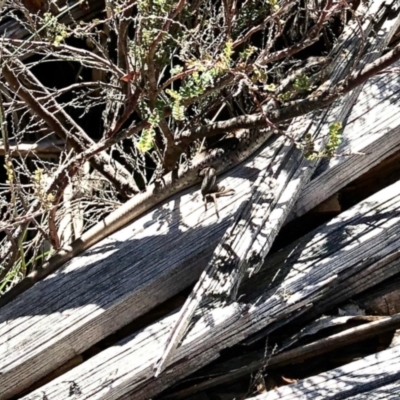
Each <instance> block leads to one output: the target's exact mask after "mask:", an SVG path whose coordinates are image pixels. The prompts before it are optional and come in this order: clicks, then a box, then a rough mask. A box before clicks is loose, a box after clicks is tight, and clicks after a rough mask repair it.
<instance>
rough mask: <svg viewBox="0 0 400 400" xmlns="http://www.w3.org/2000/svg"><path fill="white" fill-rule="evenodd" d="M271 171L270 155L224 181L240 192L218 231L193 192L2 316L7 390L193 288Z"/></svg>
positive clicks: (226, 202)
mask: <svg viewBox="0 0 400 400" xmlns="http://www.w3.org/2000/svg"><path fill="white" fill-rule="evenodd" d="M271 143H274V144H273V145H272V147H271V149H272V148H273V146H274V145H276V139H272V140H271ZM260 156H261V157H260ZM256 159H257V161H256ZM267 163H268V152H267V151H265V150H264V151H263V152H261V153H260V154H259V156H258V158H256V157H253V158H252V159H250V160H248V161H247V162H246V163H245V164H244V165H242V166H240V167H238V168H235V169H234V170H232V171H231V172H230V173H229V174H225V175H224V177H223V178H225V179H224V184H226V186H228V185H229V186H231V187H235V188H237V189H238V191H239V190H240V192H239V193H237V195H236V196H234V197H233V198H232V199H231V198H226V199H221V206H222V207H221V208H222V210H221V216H222V219H221V221H218V223H215V215H214V213H213V210H211V209H210V210H209V212H208V213H206V214H204V213H203V205H202V202H201V199H200V195H199V194H198V193H196V195H195V198H194V201H193V199H192V198H193V195H192V193H193V191H192V190H186V191H185V192H183V193H180V194H179V196H175V197H174V198H173V199H171V200H170V201H168V202H166V203H165V204H164V205H163V206H162V207H160V208H158V209H157V210H153V211H152V212H150V213H149V214H147V215H145V216H143V217H141V218H140V219H139V220H137V221H136V222H134V223H133V224H132V225H131V226H129V227H127V228H125V229H124V230H122V231H121V232H118V233H117V234H115V235H113V236H112V237H110V238H108V239H106V240H104V241H103V242H102V243H99V244H98V245H97V246H95V247H94V248H93V249H91V250H90V251H89V252H87V253H85V254H84V255H82V256H81V257H79V258H77V259H76V260H74V261H73V262H72V263H70V264H69V265H67V266H65V268H63V269H62V270H61V271H59V272H57V273H56V274H54V275H53V276H51V277H49V278H48V279H47V280H45V281H43V282H40V283H38V284H37V285H36V286H35V288H34V289H32V290H30V291H29V292H27V293H25V294H24V295H23V296H21V298H20V299H17V300H16V301H14V302H13V303H12V304H10V305H9V306H8V307H6V308H4V309H2V310H1V313H0V319H1V321H2V325H0V351H1V355H2V357H1V359H2V362H1V366H0V368H1V370H0V371H1V372H3V375H2V376H1V379H0V381H1V382H2V385H1V390H10V388H11V390H14V391H15V390H19V389H20V388H21V386H24V387H26V386H27V385H28V384H29V383H31V382H33V381H34V380H36V379H37V378H38V377H40V376H43V375H45V374H46V373H47V372H49V371H51V370H53V369H54V368H56V367H57V366H58V365H60V364H62V363H64V362H65V361H66V360H68V359H69V358H71V357H72V356H73V355H75V354H76V353H79V352H82V351H83V350H84V349H86V348H88V347H89V346H90V345H92V344H93V343H95V342H97V341H98V340H100V339H101V338H103V337H105V336H107V335H108V334H110V333H112V332H114V331H115V330H116V329H118V328H119V327H121V326H123V325H125V324H126V323H127V322H129V321H131V320H132V319H134V318H136V317H138V316H139V315H142V314H143V313H144V312H146V311H148V310H149V309H150V308H152V307H154V306H155V305H156V304H159V303H160V302H162V301H164V300H165V299H166V298H168V297H170V296H172V295H173V294H175V293H177V292H179V291H180V290H182V289H183V288H184V287H186V286H187V285H189V284H190V283H192V282H193V281H194V280H195V279H196V278H197V277H198V275H199V272H200V271H201V270H202V269H203V268H204V266H205V264H206V262H207V261H208V259H209V257H210V255H211V254H212V250H213V248H214V247H215V244H216V243H217V242H218V241H219V239H220V238H221V236H222V234H223V232H224V231H225V230H226V228H227V226H228V224H229V218H230V216H232V215H233V212H234V210H235V209H236V208H237V204H238V203H239V202H240V201H241V199H245V198H246V195H248V194H249V192H250V186H251V182H252V181H254V179H255V177H256V176H257V174H258V171H260V170H261V169H262V168H264V167H265V166H266V165H267ZM228 175H229V176H228ZM146 246H148V247H146ZM146 249H147V250H146ZM149 249H151V250H149ZM164 253H165V254H164ZM161 254H162V255H161ZM149 266H151V267H149ZM25 330H27V331H26V332H24V331H25ZM10 338H12V339H10ZM210 358H212V357H211V355H208V359H210ZM195 364H196V363H195ZM198 364H199V366H200V364H201V363H198ZM196 365H197V364H196ZM32 366H34V368H32ZM183 371H185V368H184V367H183ZM13 376H14V377H15V376H18V380H19V382H20V385H21V386H19V387H18V388H16V387H15V380H14V381H13V379H12V377H13ZM163 381H165V378H163ZM6 385H10V386H9V387H8V389H7V386H6ZM3 393H4V392H3Z"/></svg>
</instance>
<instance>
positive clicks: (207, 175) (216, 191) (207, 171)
mask: <svg viewBox="0 0 400 400" xmlns="http://www.w3.org/2000/svg"><path fill="white" fill-rule="evenodd" d="M199 176H202V177H203V182H202V184H201V194H202V196H203V201H204V207H205V211H207V203H208V202H209V201H213V202H214V206H215V214H216V215H217V218H219V213H218V204H217V198H218V197H221V196H227V195H231V194H234V193H235V191H234V190H233V189H225V187H224V186H218V185H217V184H216V181H217V172H216V170H215V169H214V168H212V167H207V168H204V169H202V170H201V171H200V173H199Z"/></svg>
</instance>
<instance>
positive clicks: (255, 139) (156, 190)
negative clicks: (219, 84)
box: [0, 129, 272, 307]
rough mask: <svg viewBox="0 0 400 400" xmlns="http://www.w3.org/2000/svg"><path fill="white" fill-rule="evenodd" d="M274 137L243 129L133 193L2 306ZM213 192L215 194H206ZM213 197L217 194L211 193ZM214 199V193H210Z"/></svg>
mask: <svg viewBox="0 0 400 400" xmlns="http://www.w3.org/2000/svg"><path fill="white" fill-rule="evenodd" d="M271 136H272V132H271V130H270V129H261V130H260V129H254V130H249V129H241V130H238V131H237V132H236V133H235V140H234V141H233V142H232V141H231V143H230V144H229V146H221V147H217V148H214V149H212V150H211V151H210V152H208V153H207V154H205V155H204V156H202V157H201V158H199V159H197V160H196V161H195V162H193V163H192V164H191V165H189V166H188V167H187V166H186V167H184V166H182V167H181V168H179V169H178V170H177V171H173V172H170V173H168V174H167V175H165V176H164V177H163V183H162V184H161V185H160V184H155V183H154V184H151V185H149V186H148V187H147V189H146V191H145V192H140V193H138V194H136V195H135V196H133V197H132V198H131V199H130V200H128V201H127V202H126V203H124V204H122V205H121V206H120V207H119V208H117V209H116V210H115V211H113V212H111V213H110V214H109V215H108V216H107V217H105V218H104V219H103V220H102V221H100V222H99V223H97V224H96V225H94V226H93V227H91V228H90V229H89V230H88V231H86V232H85V233H83V235H82V236H81V237H80V238H78V239H76V240H74V241H73V242H72V243H70V244H69V245H67V246H64V247H63V248H61V249H60V250H59V251H58V252H57V253H55V254H54V255H52V256H51V257H50V258H49V259H48V260H47V261H46V262H45V263H44V264H43V265H42V266H41V267H40V268H38V269H37V270H35V271H33V272H31V273H30V274H29V275H27V276H26V277H25V278H24V279H23V280H22V281H21V282H19V283H17V284H16V285H15V286H14V287H12V288H11V289H10V290H9V291H8V292H6V293H5V294H3V295H2V296H1V297H0V307H3V306H5V305H6V304H8V303H9V302H10V301H12V300H13V299H14V298H15V297H16V296H18V295H19V294H21V293H23V292H25V291H26V290H28V289H29V288H30V287H32V286H33V285H34V284H35V283H36V282H38V281H39V280H40V279H44V278H45V277H47V276H48V275H50V274H51V273H53V272H54V271H56V270H57V269H58V268H59V267H61V266H62V265H63V264H65V263H66V262H68V261H69V260H71V259H72V258H73V257H76V256H78V255H79V254H81V253H83V252H84V251H85V250H87V249H88V248H89V247H91V246H93V245H95V244H96V243H98V242H100V241H101V240H103V239H104V238H106V237H107V236H109V235H111V234H112V233H114V232H116V231H118V230H119V229H121V228H123V227H124V226H125V225H127V224H128V223H130V222H131V221H132V220H134V219H135V218H137V217H139V216H140V215H142V214H143V213H145V212H146V211H148V210H149V209H151V208H152V207H154V206H155V205H157V204H159V203H160V202H162V201H163V200H165V199H167V198H168V197H170V196H172V195H174V194H176V193H179V192H180V191H182V190H183V189H186V188H189V187H190V186H193V185H195V184H197V183H199V181H200V180H201V171H202V170H204V169H205V168H210V167H212V168H213V169H214V170H215V173H216V174H220V173H222V172H225V171H227V170H229V169H231V168H233V167H235V166H237V165H239V164H240V163H242V162H243V161H244V160H246V159H247V158H248V157H250V156H251V155H252V154H253V153H255V152H256V151H257V150H259V149H260V148H261V147H263V146H264V145H265V144H266V142H267V141H268V139H269V138H270V137H271ZM206 194H209V195H211V193H206ZM218 196H219V195H217V194H215V197H218ZM211 197H213V196H211ZM206 199H210V196H206Z"/></svg>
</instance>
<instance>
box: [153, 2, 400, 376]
mask: <svg viewBox="0 0 400 400" xmlns="http://www.w3.org/2000/svg"><path fill="white" fill-rule="evenodd" d="M361 9H363V7H361ZM359 11H360V10H358V12H359ZM387 11H388V10H387V9H386V7H384V3H379V2H377V3H373V4H372V3H371V6H370V7H369V8H368V9H367V10H366V12H365V13H362V14H361V18H362V20H363V24H362V25H361V26H360V25H359V24H358V22H356V21H353V22H352V23H350V25H349V26H347V27H346V28H345V30H344V32H343V34H342V36H341V38H340V40H339V41H338V44H337V45H336V46H335V48H334V49H333V51H332V54H330V56H331V58H332V60H333V61H332V65H330V66H329V69H330V71H331V72H330V74H329V80H328V81H327V82H324V83H322V87H331V88H333V87H334V86H335V85H336V84H337V83H338V82H340V81H341V80H343V79H344V78H345V76H346V74H347V73H348V72H349V70H350V69H351V68H352V67H354V65H357V64H358V60H359V59H360V57H361V54H360V52H359V49H360V44H361V39H360V36H365V37H368V35H369V33H370V31H371V30H372V27H373V25H372V24H371V21H370V20H369V16H372V15H374V16H375V17H376V19H375V22H377V21H378V20H381V19H382V18H383V16H384V15H386V13H387ZM399 21H400V19H399ZM394 33H395V30H393V32H392V34H391V35H390V38H391V37H392V35H393V34H394ZM390 38H389V40H390ZM382 39H383V40H382ZM385 40H387V38H386V35H383V37H381V38H375V37H374V38H373V41H374V42H375V43H370V45H371V47H372V48H374V49H375V47H376V53H375V54H372V55H368V56H367V57H366V58H364V60H363V61H364V63H365V64H366V63H368V62H371V61H373V60H374V59H375V58H378V57H379V54H380V53H381V50H382V47H381V46H384V45H385V43H384V41H385ZM376 43H379V45H378V46H374V44H376ZM344 50H346V51H345V52H344ZM364 50H365V49H364ZM357 67H359V65H357ZM360 91H361V87H358V88H356V89H355V90H354V91H353V92H352V93H350V94H349V95H348V96H345V97H344V99H340V100H338V101H337V102H335V103H334V104H333V105H332V106H330V107H328V109H325V110H318V111H316V112H313V113H311V114H309V115H306V116H304V117H301V118H297V119H295V120H294V122H292V123H291V125H290V127H289V129H288V130H287V132H286V135H285V136H284V137H282V138H280V139H281V148H278V151H277V152H276V153H275V154H273V156H272V157H271V162H270V164H269V165H268V167H267V168H266V169H265V170H264V171H262V172H261V173H260V174H259V176H258V177H257V180H256V181H255V183H254V185H253V187H252V191H251V195H250V197H249V198H248V199H247V200H246V201H245V202H244V203H243V204H242V205H241V206H240V208H239V210H238V211H237V213H236V214H235V219H234V221H233V222H232V224H231V226H230V227H229V228H228V230H227V231H226V233H225V235H224V237H223V238H222V240H221V241H220V243H219V244H218V246H217V248H216V250H215V251H214V254H213V256H212V258H211V260H210V262H209V264H208V265H207V268H206V269H205V270H204V272H203V273H202V275H201V277H200V279H199V281H198V283H197V284H196V286H195V287H194V289H193V291H192V293H191V294H190V295H189V298H188V299H187V301H186V303H185V304H184V306H183V307H182V310H181V312H180V315H179V317H178V321H177V323H176V324H175V326H174V327H173V328H172V331H171V333H170V335H169V337H168V339H167V342H166V345H165V349H164V350H163V352H162V354H160V360H158V362H157V363H156V366H155V375H156V376H158V375H159V374H160V373H161V372H162V371H163V370H164V369H165V368H166V366H167V365H168V363H169V361H170V359H171V358H172V356H173V353H174V352H175V350H176V348H177V347H178V345H179V343H180V342H181V340H182V338H183V336H184V334H185V332H186V330H187V328H188V326H189V324H190V323H191V322H192V316H193V315H194V313H195V312H196V311H197V309H198V308H199V307H201V306H202V307H203V310H207V308H210V307H211V308H212V307H214V306H215V307H219V305H220V304H221V303H226V302H231V303H236V304H237V291H238V288H239V286H240V283H241V281H242V279H243V277H244V276H245V275H246V274H250V275H252V274H254V273H257V272H258V269H259V268H260V266H261V265H262V264H263V261H264V259H265V257H266V255H267V254H268V252H269V250H270V248H271V246H272V243H273V241H274V240H275V237H276V235H277V234H278V232H279V230H280V228H281V227H282V225H283V223H284V222H285V220H286V218H287V216H288V215H289V213H290V211H291V209H292V207H293V205H294V203H295V201H296V200H297V198H298V196H299V194H300V192H301V190H302V189H303V188H304V186H305V184H306V183H307V182H308V181H309V179H310V178H311V175H312V173H313V172H314V169H315V168H316V166H317V164H318V163H317V161H314V162H310V161H308V160H306V159H305V158H304V155H303V154H302V153H301V152H300V151H299V150H298V149H297V147H296V144H295V143H298V142H300V141H302V140H304V139H305V138H306V136H307V135H308V136H309V137H311V138H313V141H315V142H318V145H319V146H320V147H319V148H320V149H323V148H324V147H325V145H326V143H327V141H328V137H329V127H330V125H331V124H333V123H338V122H340V123H344V121H345V119H346V117H347V116H348V114H349V113H350V110H351V108H352V106H353V104H354V102H355V100H356V99H357V97H358V94H359V93H360ZM287 137H289V138H291V140H289V139H287ZM317 148H318V147H317ZM210 299H211V300H210Z"/></svg>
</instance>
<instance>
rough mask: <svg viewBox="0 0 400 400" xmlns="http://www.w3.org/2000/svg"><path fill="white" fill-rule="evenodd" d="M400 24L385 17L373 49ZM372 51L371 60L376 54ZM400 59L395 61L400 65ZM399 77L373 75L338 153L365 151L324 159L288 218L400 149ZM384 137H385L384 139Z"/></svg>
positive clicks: (355, 110) (315, 203) (306, 208)
mask: <svg viewBox="0 0 400 400" xmlns="http://www.w3.org/2000/svg"><path fill="white" fill-rule="evenodd" d="M399 26H400V16H397V18H394V19H391V20H388V21H385V23H384V24H383V26H382V27H381V29H380V30H379V31H378V32H377V36H376V40H377V43H375V45H376V50H377V51H378V49H384V48H385V47H386V46H387V44H388V43H389V42H390V39H391V38H392V37H393V35H394V33H395V32H396V31H397V30H398V28H399ZM376 56H377V54H376V53H375V52H372V54H370V57H371V58H370V60H373V59H374V58H376ZM399 66H400V63H397V64H396V67H399ZM399 85H400V81H399V78H398V75H397V74H388V75H378V76H375V77H373V78H372V79H371V80H370V81H369V82H368V83H366V84H365V85H364V88H363V90H362V92H361V95H360V97H359V98H360V100H359V101H357V103H356V104H355V106H354V107H353V109H352V111H351V113H350V116H349V118H348V121H347V123H346V126H345V128H344V131H343V141H342V144H341V145H340V146H339V148H338V151H337V152H338V154H348V153H364V154H365V155H364V156H356V155H355V156H350V157H348V156H339V157H335V158H332V159H330V160H323V161H322V162H321V164H320V165H319V167H318V168H317V170H316V172H315V174H314V176H313V178H312V180H311V181H310V182H309V183H308V184H307V185H306V187H305V188H304V189H303V191H302V193H301V195H300V197H299V199H298V200H297V202H296V204H295V206H294V209H293V211H292V213H291V215H290V217H289V219H288V220H292V219H294V218H295V217H299V216H301V215H303V214H305V213H306V212H307V211H309V210H311V209H312V208H314V207H315V206H317V205H318V204H320V203H322V202H323V201H324V200H326V199H328V198H329V197H330V196H332V195H333V194H334V193H336V192H337V191H338V190H340V189H341V188H343V187H344V186H346V185H347V184H348V183H350V182H351V181H353V180H354V179H356V178H358V177H359V176H361V175H362V174H364V173H365V172H367V171H368V170H370V169H371V168H373V167H374V166H375V165H377V164H378V163H379V162H381V161H382V160H383V159H385V158H387V157H389V156H390V155H391V154H393V153H394V152H396V151H398V150H399V149H400V134H399V133H400V126H399V120H398V118H397V116H398V115H399V112H400V102H399V101H398V100H399V98H400V86H399ZM383 137H384V140H383Z"/></svg>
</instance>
